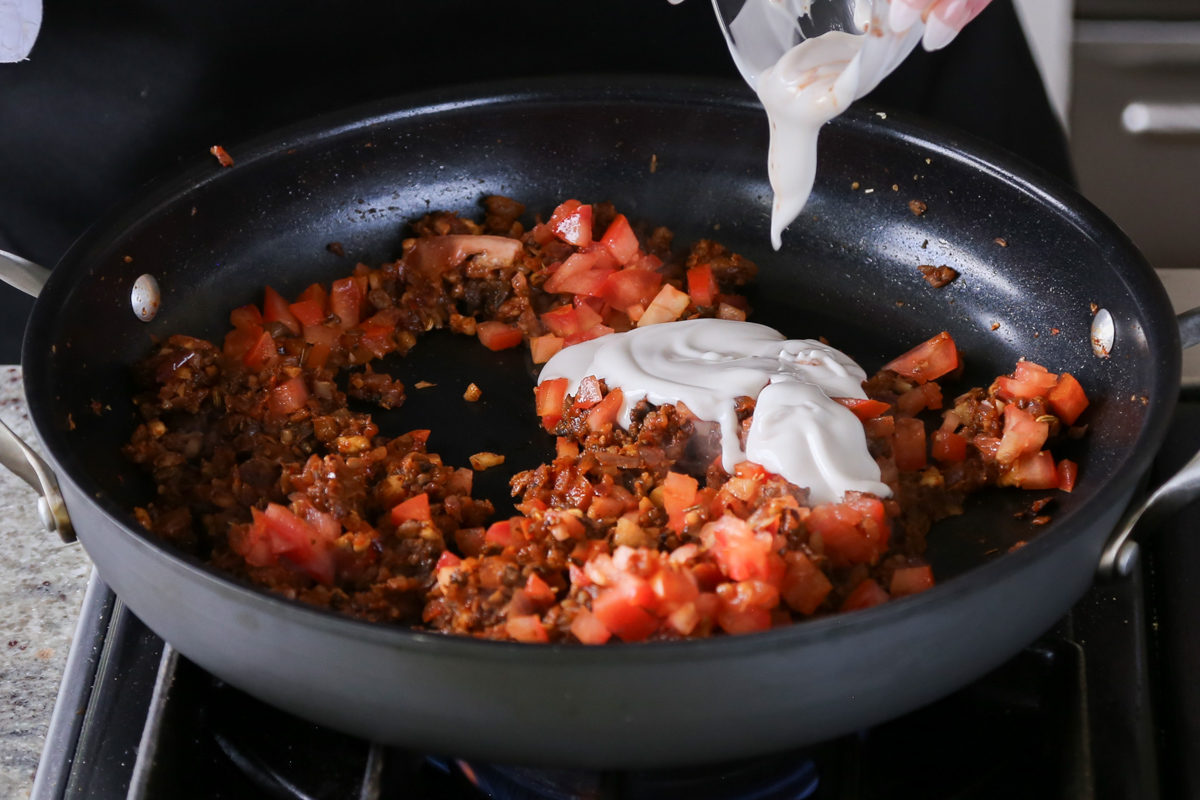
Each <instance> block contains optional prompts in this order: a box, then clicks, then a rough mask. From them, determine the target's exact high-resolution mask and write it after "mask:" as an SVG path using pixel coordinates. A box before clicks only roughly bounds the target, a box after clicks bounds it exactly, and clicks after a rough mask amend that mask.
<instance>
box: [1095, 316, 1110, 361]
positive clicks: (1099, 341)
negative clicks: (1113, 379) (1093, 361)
mask: <svg viewBox="0 0 1200 800" xmlns="http://www.w3.org/2000/svg"><path fill="white" fill-rule="evenodd" d="M1114 336H1116V326H1115V325H1114V324H1113V318H1112V314H1110V313H1108V309H1106V308H1102V309H1100V310H1099V311H1097V312H1096V316H1095V318H1093V319H1092V352H1093V353H1095V354H1096V355H1098V356H1100V357H1101V358H1108V354H1109V353H1111V352H1112V347H1113V337H1114Z"/></svg>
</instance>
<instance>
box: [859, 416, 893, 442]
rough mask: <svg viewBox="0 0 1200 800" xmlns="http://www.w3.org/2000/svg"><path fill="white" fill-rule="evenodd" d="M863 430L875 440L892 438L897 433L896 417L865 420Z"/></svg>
mask: <svg viewBox="0 0 1200 800" xmlns="http://www.w3.org/2000/svg"><path fill="white" fill-rule="evenodd" d="M863 430H864V431H866V433H867V436H870V437H871V438H873V439H879V438H882V437H884V436H891V435H892V434H893V433H895V432H896V419H895V417H874V418H872V419H865V420H863Z"/></svg>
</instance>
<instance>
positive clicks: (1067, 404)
mask: <svg viewBox="0 0 1200 800" xmlns="http://www.w3.org/2000/svg"><path fill="white" fill-rule="evenodd" d="M1046 399H1047V400H1049V401H1050V410H1051V411H1053V412H1054V415H1055V416H1057V417H1058V418H1059V419H1060V420H1062V421H1063V424H1065V425H1074V424H1075V420H1077V419H1079V415H1080V414H1082V413H1083V411H1084V409H1085V408H1087V407H1088V399H1087V395H1086V394H1084V393H1083V387H1082V386H1080V385H1079V381H1077V380H1075V377H1074V376H1073V375H1071V373H1069V372H1064V373H1063V374H1062V375H1059V376H1058V383H1057V384H1056V385H1055V387H1054V388H1053V389H1051V390H1050V394H1049V395H1047V396H1046Z"/></svg>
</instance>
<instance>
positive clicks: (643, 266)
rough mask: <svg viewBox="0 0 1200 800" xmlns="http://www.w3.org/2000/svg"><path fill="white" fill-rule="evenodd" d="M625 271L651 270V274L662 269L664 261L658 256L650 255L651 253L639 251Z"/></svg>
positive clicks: (626, 265)
mask: <svg viewBox="0 0 1200 800" xmlns="http://www.w3.org/2000/svg"><path fill="white" fill-rule="evenodd" d="M625 269H626V270H649V271H650V272H654V271H656V270H660V269H662V259H661V258H659V257H658V255H650V254H649V253H643V252H642V251H637V252H636V253H634V255H632V258H630V259H629V261H628V263H626V264H625Z"/></svg>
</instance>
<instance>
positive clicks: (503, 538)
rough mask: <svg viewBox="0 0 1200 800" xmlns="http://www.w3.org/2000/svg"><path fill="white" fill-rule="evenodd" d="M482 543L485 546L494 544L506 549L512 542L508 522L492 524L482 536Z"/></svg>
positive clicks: (510, 526)
mask: <svg viewBox="0 0 1200 800" xmlns="http://www.w3.org/2000/svg"><path fill="white" fill-rule="evenodd" d="M483 541H484V542H485V543H486V544H496V545H500V546H501V547H508V545H509V544H510V543H511V542H512V523H511V522H509V521H508V520H501V521H500V522H493V523H492V524H491V525H490V526H489V527H488V529H487V533H485V534H484V535H483Z"/></svg>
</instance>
